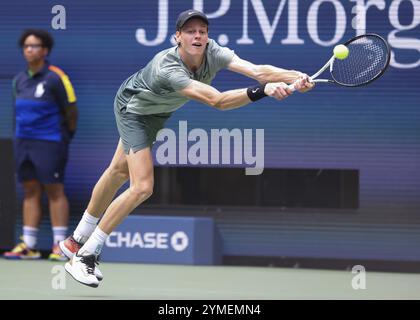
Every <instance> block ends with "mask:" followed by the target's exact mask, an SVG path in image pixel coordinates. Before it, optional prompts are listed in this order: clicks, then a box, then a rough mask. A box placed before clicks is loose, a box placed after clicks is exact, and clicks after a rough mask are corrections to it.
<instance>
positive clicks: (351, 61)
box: [332, 36, 388, 86]
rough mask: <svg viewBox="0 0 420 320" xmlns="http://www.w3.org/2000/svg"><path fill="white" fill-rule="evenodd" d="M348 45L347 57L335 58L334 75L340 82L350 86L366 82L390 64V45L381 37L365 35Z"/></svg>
mask: <svg viewBox="0 0 420 320" xmlns="http://www.w3.org/2000/svg"><path fill="white" fill-rule="evenodd" d="M347 47H348V49H349V56H348V57H347V59H345V60H338V59H335V60H334V64H333V71H332V76H333V78H334V80H335V81H337V82H338V83H341V84H344V85H348V86H358V85H362V84H366V83H368V82H370V81H372V80H373V79H375V78H376V77H377V76H379V75H380V74H381V72H382V71H383V70H384V69H385V68H386V66H387V64H388V62H387V60H388V47H387V45H386V43H384V41H383V40H382V39H381V38H379V37H373V36H364V37H361V38H358V39H356V40H355V41H353V42H351V43H349V44H347Z"/></svg>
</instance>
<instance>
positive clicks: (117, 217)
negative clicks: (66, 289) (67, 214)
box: [65, 147, 153, 287]
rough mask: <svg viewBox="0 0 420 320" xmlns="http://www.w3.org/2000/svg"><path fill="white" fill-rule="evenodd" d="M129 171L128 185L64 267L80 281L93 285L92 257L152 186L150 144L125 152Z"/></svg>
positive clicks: (93, 263) (148, 194)
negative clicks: (144, 147) (140, 148)
mask: <svg viewBox="0 0 420 320" xmlns="http://www.w3.org/2000/svg"><path fill="white" fill-rule="evenodd" d="M127 162H128V168H129V172H130V187H129V188H128V189H127V190H126V191H124V192H123V193H122V194H121V195H119V196H118V197H117V198H116V199H114V201H112V202H111V204H110V205H109V207H108V209H107V210H106V211H105V214H104V216H103V217H102V220H101V222H100V223H99V225H98V226H97V227H96V228H95V231H94V232H93V233H92V235H91V236H90V237H89V239H88V240H87V241H86V243H85V244H84V245H83V246H82V247H81V248H80V250H79V251H78V252H77V253H76V254H74V255H73V258H72V259H71V260H70V262H69V263H66V265H65V268H66V270H67V272H68V273H70V275H71V276H72V277H73V278H74V279H75V280H76V281H79V282H80V283H82V284H85V285H88V286H92V287H96V286H97V285H98V284H99V281H98V279H97V277H96V278H95V276H94V274H95V270H96V269H97V268H96V266H95V263H96V258H97V256H98V255H99V254H100V252H101V250H102V247H103V245H104V243H105V241H106V238H107V237H108V235H109V234H110V233H111V232H112V230H113V229H114V228H115V227H116V226H117V225H118V224H119V223H121V221H122V220H123V219H124V218H125V217H126V216H127V215H128V214H130V212H131V211H132V210H133V209H134V208H136V207H137V206H138V205H140V204H141V203H142V202H143V201H145V200H146V199H147V198H149V197H150V195H151V194H152V190H153V158H152V154H151V151H150V148H149V147H148V148H146V149H142V150H139V151H137V152H133V151H131V152H130V154H129V155H127Z"/></svg>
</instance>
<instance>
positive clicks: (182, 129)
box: [178, 121, 188, 164]
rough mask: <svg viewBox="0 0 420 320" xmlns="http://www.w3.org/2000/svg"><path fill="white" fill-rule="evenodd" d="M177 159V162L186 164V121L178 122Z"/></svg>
mask: <svg viewBox="0 0 420 320" xmlns="http://www.w3.org/2000/svg"><path fill="white" fill-rule="evenodd" d="M178 127H179V129H178V144H179V146H178V152H179V153H178V161H179V164H187V161H188V150H187V149H188V136H187V132H188V122H187V121H179V122H178Z"/></svg>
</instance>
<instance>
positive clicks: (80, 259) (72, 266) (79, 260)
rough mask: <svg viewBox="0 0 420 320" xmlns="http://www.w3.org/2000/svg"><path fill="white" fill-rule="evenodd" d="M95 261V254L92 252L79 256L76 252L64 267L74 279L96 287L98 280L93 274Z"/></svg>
mask: <svg viewBox="0 0 420 320" xmlns="http://www.w3.org/2000/svg"><path fill="white" fill-rule="evenodd" d="M95 262H96V256H95V255H93V254H92V255H88V256H79V255H78V254H77V253H76V254H74V255H73V258H72V259H71V260H70V261H69V262H67V263H66V264H65V266H64V267H65V269H66V271H67V272H68V273H69V274H70V275H71V276H72V277H73V279H74V280H76V281H78V282H80V283H82V284H84V285H87V286H89V287H93V288H96V287H97V286H98V285H99V280H98V279H97V278H96V276H95Z"/></svg>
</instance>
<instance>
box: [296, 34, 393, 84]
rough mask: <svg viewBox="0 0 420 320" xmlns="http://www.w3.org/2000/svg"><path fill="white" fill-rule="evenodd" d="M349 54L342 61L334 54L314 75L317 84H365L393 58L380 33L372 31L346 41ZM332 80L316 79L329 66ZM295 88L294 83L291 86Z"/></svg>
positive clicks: (312, 77)
mask: <svg viewBox="0 0 420 320" xmlns="http://www.w3.org/2000/svg"><path fill="white" fill-rule="evenodd" d="M344 45H345V46H346V47H347V48H348V49H349V55H348V57H347V58H346V59H344V60H339V59H337V58H335V57H334V55H333V56H332V57H331V58H330V60H328V62H327V63H326V64H325V65H324V66H323V67H322V68H321V69H319V71H318V72H317V73H315V74H314V75H313V76H311V77H310V78H311V80H312V81H313V82H315V83H335V84H338V85H341V86H345V87H360V86H365V85H367V84H369V83H371V82H372V81H374V80H376V79H378V78H379V77H380V76H382V75H383V74H384V72H385V70H386V69H387V67H388V65H389V60H390V57H391V54H390V48H389V45H388V43H387V42H386V41H385V40H384V39H383V38H382V37H381V36H379V35H377V34H373V33H369V34H364V35H360V36H357V37H354V38H353V39H351V40H349V41H347V42H346V43H344ZM328 68H329V69H330V75H331V78H330V79H317V78H318V76H320V75H321V74H322V73H323V72H324V71H325V70H326V69H328ZM288 87H289V88H290V89H291V90H292V91H295V90H296V89H295V85H294V84H290V85H289V86H288Z"/></svg>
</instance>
